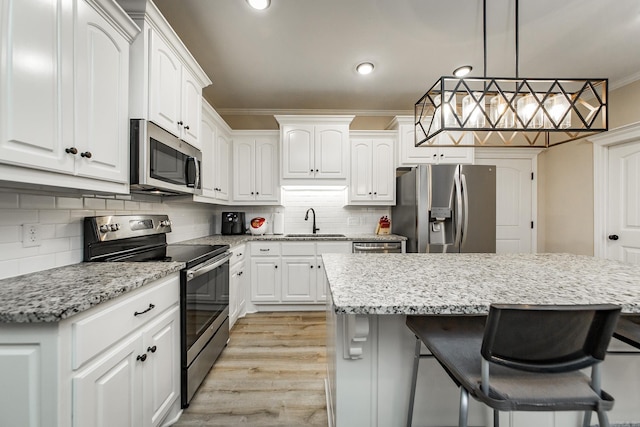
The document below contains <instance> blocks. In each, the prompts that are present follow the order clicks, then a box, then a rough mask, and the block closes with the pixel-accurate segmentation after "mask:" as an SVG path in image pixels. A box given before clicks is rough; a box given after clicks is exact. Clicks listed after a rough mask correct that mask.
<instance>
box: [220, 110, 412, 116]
mask: <svg viewBox="0 0 640 427" xmlns="http://www.w3.org/2000/svg"><path fill="white" fill-rule="evenodd" d="M216 111H217V112H218V114H220V115H223V116H225V115H227V116H287V115H306V116H308V115H355V116H373V117H378V116H403V115H409V114H410V115H412V116H413V110H338V109H317V110H315V109H302V108H300V109H288V110H285V109H275V108H273V109H269V108H216Z"/></svg>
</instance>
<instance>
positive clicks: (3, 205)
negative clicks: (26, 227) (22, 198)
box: [0, 193, 19, 209]
mask: <svg viewBox="0 0 640 427" xmlns="http://www.w3.org/2000/svg"><path fill="white" fill-rule="evenodd" d="M18 201H19V198H18V195H17V194H13V193H0V209H17V208H18V206H19V204H18Z"/></svg>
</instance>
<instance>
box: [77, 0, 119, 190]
mask: <svg viewBox="0 0 640 427" xmlns="http://www.w3.org/2000/svg"><path fill="white" fill-rule="evenodd" d="M77 7H78V9H77V28H76V45H75V52H76V55H75V59H76V74H75V75H76V89H75V95H76V102H75V110H76V121H75V129H76V131H75V141H76V148H77V149H78V150H79V152H80V153H79V154H78V155H76V165H77V168H76V171H77V174H78V175H82V176H88V177H93V178H100V179H105V180H109V181H115V182H127V180H128V178H129V177H128V176H127V171H128V168H127V166H128V165H127V159H128V151H129V115H128V111H129V110H128V99H129V98H128V90H129V89H128V88H129V85H128V81H129V43H128V42H127V41H126V40H125V39H124V38H123V37H122V36H121V35H120V34H119V33H118V31H116V30H115V29H114V28H113V27H111V25H110V24H109V23H108V22H107V21H106V20H105V19H104V18H103V17H102V16H100V14H98V12H96V11H95V10H94V9H93V8H92V7H91V6H89V5H88V4H87V3H85V2H78V3H77Z"/></svg>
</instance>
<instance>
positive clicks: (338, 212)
mask: <svg viewBox="0 0 640 427" xmlns="http://www.w3.org/2000/svg"><path fill="white" fill-rule="evenodd" d="M346 192H347V190H346V188H337V187H333V188H332V187H287V188H284V189H283V190H282V206H270V207H261V206H218V207H217V208H216V214H215V217H216V220H215V224H214V232H215V233H216V234H218V233H220V218H221V213H222V212H226V211H243V212H245V217H246V221H247V226H248V223H249V221H250V220H251V218H255V217H263V218H266V219H267V220H268V221H270V220H271V216H272V214H273V213H274V212H281V213H283V214H284V232H285V234H289V233H311V228H312V224H313V222H312V221H313V216H312V214H311V213H309V219H308V220H307V221H305V220H304V217H305V213H306V212H307V209H309V208H313V209H314V211H315V212H316V226H317V227H319V228H320V231H319V233H341V234H362V233H369V234H370V233H374V232H375V229H376V225H377V223H378V220H379V219H380V217H382V216H384V215H387V216H388V215H389V207H387V206H381V207H363V206H346V201H347V193H346ZM271 231H272V230H271V227H268V228H267V233H271Z"/></svg>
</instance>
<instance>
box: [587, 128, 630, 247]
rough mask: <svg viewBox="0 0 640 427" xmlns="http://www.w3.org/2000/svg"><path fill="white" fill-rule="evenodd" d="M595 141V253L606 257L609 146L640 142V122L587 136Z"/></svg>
mask: <svg viewBox="0 0 640 427" xmlns="http://www.w3.org/2000/svg"><path fill="white" fill-rule="evenodd" d="M587 139H588V140H589V141H591V142H592V143H593V254H594V256H597V257H598V258H606V256H607V253H606V245H605V244H604V243H605V236H606V234H607V220H608V218H607V198H608V190H607V189H608V185H609V182H608V181H609V147H612V146H614V145H620V144H625V143H628V142H640V122H635V123H631V124H628V125H625V126H621V127H619V128H616V129H612V130H610V131H608V132H604V133H601V134H597V135H594V136H590V137H588V138H587Z"/></svg>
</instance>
